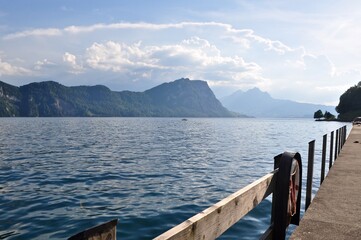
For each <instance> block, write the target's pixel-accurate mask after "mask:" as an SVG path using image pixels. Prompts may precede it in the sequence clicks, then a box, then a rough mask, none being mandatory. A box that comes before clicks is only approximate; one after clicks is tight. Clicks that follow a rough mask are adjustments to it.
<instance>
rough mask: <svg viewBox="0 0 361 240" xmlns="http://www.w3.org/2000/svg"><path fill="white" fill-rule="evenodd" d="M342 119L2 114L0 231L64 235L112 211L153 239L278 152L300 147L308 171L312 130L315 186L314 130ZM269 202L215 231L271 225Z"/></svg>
mask: <svg viewBox="0 0 361 240" xmlns="http://www.w3.org/2000/svg"><path fill="white" fill-rule="evenodd" d="M343 125H345V123H339V122H315V121H314V120H313V119H255V118H254V119H253V118H250V119H242V118H189V119H188V121H182V119H180V118H0V219H1V221H0V239H65V238H67V237H70V236H71V235H73V234H75V233H77V232H79V231H82V230H85V229H87V228H89V227H91V226H94V225H97V224H100V223H102V222H106V221H109V220H111V219H113V218H118V219H119V223H118V226H117V229H118V232H117V234H118V239H122V240H123V239H126V240H130V239H151V238H154V237H156V236H157V235H159V234H161V233H163V232H164V231H166V230H168V229H169V228H171V227H173V226H174V225H177V224H179V223H181V222H183V221H184V220H186V219H187V218H189V217H191V216H193V215H195V214H197V213H198V212H200V211H202V210H204V209H205V208H207V207H209V206H211V205H213V204H214V203H216V202H218V201H219V200H221V199H222V198H224V197H226V196H228V195H229V194H231V193H233V192H235V191H237V190H238V189H240V188H242V187H244V186H246V185H247V184H249V183H251V182H252V181H254V180H256V179H258V178H259V177H262V176H263V175H265V174H266V173H268V172H270V171H272V170H273V157H274V156H275V155H278V154H279V153H282V152H284V151H292V152H296V151H298V152H299V153H300V154H301V156H302V160H303V163H304V164H303V166H304V170H303V172H304V173H306V172H307V171H306V168H305V167H306V165H307V164H306V162H307V151H308V142H309V141H311V140H313V139H316V152H315V153H316V156H315V169H314V176H315V178H314V183H313V184H314V193H315V192H316V190H317V187H318V185H319V176H320V165H321V164H320V158H321V157H320V155H321V152H320V151H321V145H322V136H323V135H324V134H326V133H327V134H329V133H330V132H331V131H334V130H336V129H338V128H339V127H341V126H343ZM347 125H348V131H349V130H350V129H351V125H350V124H347ZM327 156H328V154H327ZM327 166H328V165H327ZM304 183H305V182H304ZM302 195H303V197H304V195H305V193H304V192H303V193H302ZM270 208H271V203H270V200H269V199H266V200H265V201H263V202H262V203H261V205H260V206H259V207H257V208H256V209H255V210H253V211H252V212H251V213H250V214H248V215H247V216H246V217H245V218H244V219H243V220H241V221H240V222H239V223H238V224H236V225H235V226H234V227H233V228H232V229H230V230H229V231H227V232H226V234H225V235H224V236H222V239H257V238H258V237H259V235H260V234H262V233H263V232H264V231H265V230H266V229H267V228H268V226H269V222H270Z"/></svg>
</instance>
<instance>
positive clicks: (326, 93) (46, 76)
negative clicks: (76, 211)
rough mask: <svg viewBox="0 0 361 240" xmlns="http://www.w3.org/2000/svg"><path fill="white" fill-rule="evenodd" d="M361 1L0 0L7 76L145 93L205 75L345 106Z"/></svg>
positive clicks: (356, 76) (360, 51)
mask: <svg viewBox="0 0 361 240" xmlns="http://www.w3.org/2000/svg"><path fill="white" fill-rule="evenodd" d="M360 9H361V1H347V0H346V1H335V0H328V1H325V0H320V1H307V0H305V1H298V0H295V1H286V0H275V1H261V0H256V1H242V0H238V1H236V0H222V1H220V0H192V1H191V0H182V1H169V0H168V1H165V0H132V1H125V0H102V1H95V0H77V1H74V0H62V1H60V0H52V1H49V0H29V1H24V0H11V1H6V0H0V81H3V82H6V83H9V84H12V85H15V86H21V85H25V84H28V83H30V82H40V81H49V80H52V81H56V82H59V83H61V84H63V85H65V86H78V85H98V84H101V85H105V86H107V87H109V88H110V89H111V90H114V91H122V90H131V91H144V90H146V89H149V88H152V87H155V86H156V85H159V84H161V83H163V82H170V81H174V80H176V79H179V78H183V77H185V78H190V79H194V80H205V81H207V82H208V85H209V86H210V87H211V89H212V90H213V91H214V93H215V94H216V96H217V97H218V98H221V97H224V96H227V95H229V94H231V93H233V92H235V91H237V90H243V91H246V90H248V89H251V88H254V87H258V88H260V89H261V90H262V91H267V92H268V93H270V94H271V96H273V97H274V98H278V99H289V100H294V101H298V102H306V103H318V104H327V105H337V104H338V101H339V97H340V95H341V94H342V93H344V92H345V91H346V90H347V89H348V88H349V87H351V86H354V85H356V84H357V83H358V82H359V81H361V41H360V39H361V13H360Z"/></svg>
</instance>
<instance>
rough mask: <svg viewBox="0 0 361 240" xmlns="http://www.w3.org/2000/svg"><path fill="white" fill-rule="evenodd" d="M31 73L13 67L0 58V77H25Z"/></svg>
mask: <svg viewBox="0 0 361 240" xmlns="http://www.w3.org/2000/svg"><path fill="white" fill-rule="evenodd" d="M31 74H32V71H31V70H28V69H26V68H23V67H18V66H14V65H12V64H10V63H8V62H4V61H3V60H2V59H1V58H0V76H3V75H7V76H25V75H31Z"/></svg>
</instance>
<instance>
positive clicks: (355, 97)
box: [336, 82, 361, 121]
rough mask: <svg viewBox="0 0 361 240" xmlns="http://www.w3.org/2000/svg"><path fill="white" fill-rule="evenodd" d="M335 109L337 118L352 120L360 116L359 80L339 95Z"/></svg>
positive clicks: (360, 83) (360, 95) (360, 87)
mask: <svg viewBox="0 0 361 240" xmlns="http://www.w3.org/2000/svg"><path fill="white" fill-rule="evenodd" d="M336 111H337V112H338V113H339V115H338V119H339V120H342V121H352V120H353V119H354V118H355V117H359V116H361V82H359V83H358V84H357V85H355V86H353V87H351V88H349V89H348V90H347V91H346V92H345V93H344V94H342V95H341V97H340V102H339V104H338V106H337V107H336Z"/></svg>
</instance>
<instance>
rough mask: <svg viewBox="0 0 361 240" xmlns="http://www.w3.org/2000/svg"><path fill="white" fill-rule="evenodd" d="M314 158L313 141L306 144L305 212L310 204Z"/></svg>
mask: <svg viewBox="0 0 361 240" xmlns="http://www.w3.org/2000/svg"><path fill="white" fill-rule="evenodd" d="M314 156H315V140H313V141H311V142H309V143H308V164H307V186H306V204H305V210H307V208H308V206H310V204H311V198H312V178H313V162H314Z"/></svg>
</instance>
